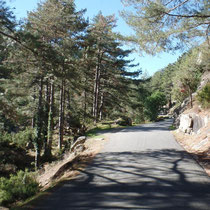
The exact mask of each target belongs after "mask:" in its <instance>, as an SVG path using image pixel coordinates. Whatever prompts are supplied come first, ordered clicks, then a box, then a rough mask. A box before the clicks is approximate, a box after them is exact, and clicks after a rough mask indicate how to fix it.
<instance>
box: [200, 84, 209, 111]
mask: <svg viewBox="0 0 210 210" xmlns="http://www.w3.org/2000/svg"><path fill="white" fill-rule="evenodd" d="M197 99H198V101H199V102H200V104H201V106H202V107H203V108H210V83H207V84H206V86H204V87H203V88H202V90H201V91H199V92H198V95H197Z"/></svg>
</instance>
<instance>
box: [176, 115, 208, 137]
mask: <svg viewBox="0 0 210 210" xmlns="http://www.w3.org/2000/svg"><path fill="white" fill-rule="evenodd" d="M208 122H209V116H205V117H203V116H200V115H198V114H196V113H190V114H181V115H180V125H179V130H180V131H182V132H184V133H189V134H190V133H191V132H192V133H196V134H197V133H199V130H200V129H201V128H203V127H205V126H206V125H207V124H208Z"/></svg>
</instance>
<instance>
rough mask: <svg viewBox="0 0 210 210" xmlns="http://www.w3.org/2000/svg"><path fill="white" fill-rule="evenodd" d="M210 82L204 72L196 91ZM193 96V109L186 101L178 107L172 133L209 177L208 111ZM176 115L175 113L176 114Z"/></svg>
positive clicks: (194, 95) (209, 126)
mask: <svg viewBox="0 0 210 210" xmlns="http://www.w3.org/2000/svg"><path fill="white" fill-rule="evenodd" d="M208 82H210V72H206V73H205V74H204V75H203V77H202V80H201V84H200V86H199V88H198V90H200V89H202V88H203V87H204V86H205V85H206V84H207V83H208ZM196 95H197V92H196V93H194V94H193V108H190V106H189V100H188V99H186V100H185V101H184V103H183V104H182V105H181V106H180V107H179V115H178V116H177V117H176V120H175V125H176V126H177V127H178V129H177V130H176V131H175V132H174V135H175V137H176V139H177V141H178V142H179V143H180V144H181V145H182V146H183V147H184V148H185V149H186V150H187V151H188V152H189V153H191V154H192V155H193V156H194V157H195V159H196V160H197V161H198V162H199V163H200V164H201V165H202V166H203V167H204V169H205V170H206V171H207V173H208V174H209V176H210V109H203V108H202V107H201V106H200V105H199V104H198V102H197V100H196ZM176 114H177V113H176Z"/></svg>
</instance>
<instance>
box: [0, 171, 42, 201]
mask: <svg viewBox="0 0 210 210" xmlns="http://www.w3.org/2000/svg"><path fill="white" fill-rule="evenodd" d="M38 189H39V187H38V183H37V182H36V180H35V178H34V174H33V173H30V172H27V171H26V172H24V171H19V172H18V173H17V174H16V175H10V178H4V177H1V178H0V205H8V204H12V203H14V202H15V201H18V200H24V199H26V198H28V197H31V196H33V195H35V194H36V193H37V192H38Z"/></svg>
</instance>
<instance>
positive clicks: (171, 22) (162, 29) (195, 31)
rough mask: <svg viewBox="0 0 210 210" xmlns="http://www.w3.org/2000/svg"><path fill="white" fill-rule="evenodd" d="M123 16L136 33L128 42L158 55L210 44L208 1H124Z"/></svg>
mask: <svg viewBox="0 0 210 210" xmlns="http://www.w3.org/2000/svg"><path fill="white" fill-rule="evenodd" d="M122 2H123V3H124V5H125V6H126V7H127V9H126V10H124V11H123V12H122V13H121V15H122V17H123V18H124V20H125V21H126V23H127V24H128V25H130V26H131V27H132V29H133V30H134V31H135V36H132V37H128V40H130V41H133V42H135V43H138V44H139V48H140V50H141V51H145V52H146V53H150V54H156V53H159V52H163V51H165V52H169V51H174V50H178V49H183V48H186V46H187V47H192V45H194V46H195V45H197V44H198V43H200V42H203V41H204V40H207V41H208V44H210V43H209V28H210V14H209V1H208V0H147V1H145V0H122Z"/></svg>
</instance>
